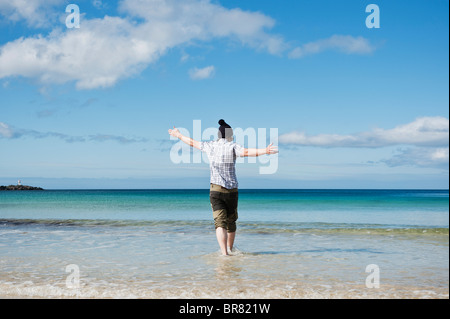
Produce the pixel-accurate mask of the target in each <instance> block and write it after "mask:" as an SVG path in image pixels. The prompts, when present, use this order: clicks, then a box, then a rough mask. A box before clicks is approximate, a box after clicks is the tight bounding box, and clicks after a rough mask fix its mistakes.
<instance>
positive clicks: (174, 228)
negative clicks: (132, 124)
mask: <svg viewBox="0 0 450 319" xmlns="http://www.w3.org/2000/svg"><path fill="white" fill-rule="evenodd" d="M13 226H15V227H33V226H43V227H148V228H149V229H151V228H158V229H159V230H162V231H165V232H179V231H180V230H181V229H183V230H186V229H187V228H188V229H190V230H196V229H201V230H204V229H210V228H212V227H214V226H213V222H212V221H210V220H113V219H0V230H1V227H3V228H8V227H13ZM238 228H239V232H241V233H249V234H267V235H269V234H280V233H286V234H289V233H291V234H301V233H305V234H308V233H314V234H320V233H323V234H325V233H328V234H356V235H358V234H362V235H363V234H367V235H370V234H373V235H394V234H411V235H449V228H448V227H439V226H435V227H433V226H420V225H419V226H417V225H386V224H357V223H322V222H317V223H314V222H306V223H302V222H278V223H276V222H257V221H242V222H238Z"/></svg>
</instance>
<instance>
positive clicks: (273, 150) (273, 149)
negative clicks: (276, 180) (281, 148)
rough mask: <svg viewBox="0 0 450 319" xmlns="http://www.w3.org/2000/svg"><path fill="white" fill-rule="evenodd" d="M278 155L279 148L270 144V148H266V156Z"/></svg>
mask: <svg viewBox="0 0 450 319" xmlns="http://www.w3.org/2000/svg"><path fill="white" fill-rule="evenodd" d="M276 153H278V147H276V146H273V143H270V144H269V146H267V147H266V154H268V155H269V154H276Z"/></svg>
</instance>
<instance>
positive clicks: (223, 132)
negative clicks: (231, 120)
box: [219, 120, 233, 138]
mask: <svg viewBox="0 0 450 319" xmlns="http://www.w3.org/2000/svg"><path fill="white" fill-rule="evenodd" d="M219 125H220V127H219V138H229V137H232V136H233V129H232V128H231V126H230V125H228V124H227V123H225V121H224V120H219Z"/></svg>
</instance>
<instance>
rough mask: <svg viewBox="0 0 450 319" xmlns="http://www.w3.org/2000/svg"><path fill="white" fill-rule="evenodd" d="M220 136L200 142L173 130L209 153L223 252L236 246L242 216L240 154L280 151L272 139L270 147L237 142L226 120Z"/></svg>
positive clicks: (211, 195)
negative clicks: (239, 176) (238, 165)
mask: <svg viewBox="0 0 450 319" xmlns="http://www.w3.org/2000/svg"><path fill="white" fill-rule="evenodd" d="M219 125H220V127H219V132H218V139H217V140H216V141H210V142H199V141H196V140H194V139H192V138H189V137H187V136H184V135H182V134H181V133H180V131H179V130H178V129H176V128H175V127H174V128H173V130H172V129H171V130H169V134H170V135H172V136H174V137H176V138H179V139H180V140H181V141H183V142H184V143H186V144H188V145H190V146H191V147H195V148H197V149H199V150H200V151H202V152H205V153H206V154H207V155H208V159H209V163H210V164H209V168H210V173H211V178H210V181H211V188H210V195H209V198H210V201H211V207H212V210H213V217H214V226H215V228H216V237H217V241H218V243H219V246H220V251H221V253H222V255H225V256H226V255H228V253H229V252H231V251H232V249H233V244H234V239H235V237H236V220H237V219H238V213H237V206H238V182H237V178H236V167H235V166H236V157H237V156H240V157H247V156H260V155H264V154H276V153H278V150H277V148H276V147H275V146H273V145H272V143H271V144H270V145H269V146H267V147H266V148H261V149H257V148H244V147H242V146H241V145H239V144H236V143H234V142H233V129H232V128H231V126H230V125H228V124H227V123H225V121H224V120H220V121H219Z"/></svg>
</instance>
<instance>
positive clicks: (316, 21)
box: [0, 0, 449, 188]
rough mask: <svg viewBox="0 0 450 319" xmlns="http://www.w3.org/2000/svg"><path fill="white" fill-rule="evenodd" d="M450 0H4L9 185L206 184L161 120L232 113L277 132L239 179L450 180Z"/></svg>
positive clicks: (244, 124) (238, 122)
mask: <svg viewBox="0 0 450 319" xmlns="http://www.w3.org/2000/svg"><path fill="white" fill-rule="evenodd" d="M69 3H74V4H77V5H78V6H79V8H80V12H81V17H80V28H79V29H77V28H72V29H69V28H67V27H66V24H65V21H66V17H67V15H68V13H66V12H65V8H66V6H67V5H68V4H69ZM370 3H375V4H377V5H378V7H379V9H380V28H370V29H369V28H367V26H366V23H365V22H366V17H367V16H368V15H369V14H370V13H366V11H365V9H366V6H367V5H368V4H370ZM448 11H449V4H448V1H441V0H434V1H408V2H407V3H405V2H402V1H373V2H367V3H366V2H362V1H360V0H352V1H331V0H330V1H322V0H320V1H299V0H289V1H283V2H282V4H280V1H256V0H255V1H235V0H230V1H213V0H211V1H206V0H204V1H200V0H188V1H175V0H172V1H170V0H167V1H165V0H155V1H138V0H123V1H100V0H96V1H92V0H89V1H88V0H79V1H70V2H69V1H64V0H47V1H44V0H36V1H30V3H24V4H20V3H17V4H15V3H10V1H4V0H0V29H1V32H0V184H1V185H4V184H12V183H16V182H17V179H21V180H22V181H23V183H24V184H28V185H36V186H42V187H45V188H207V187H208V182H209V170H208V165H207V164H206V163H190V164H188V163H184V164H175V163H173V161H172V160H171V158H170V150H171V148H172V147H173V145H174V144H175V143H176V142H175V141H171V140H170V139H169V135H168V134H167V130H168V129H169V128H171V127H172V126H173V125H176V126H178V127H183V128H186V129H188V130H189V131H190V132H192V131H193V120H201V123H202V128H203V129H205V128H208V127H217V126H218V124H217V121H218V120H219V119H221V118H223V119H225V120H226V121H227V122H228V123H229V124H230V125H231V126H232V127H233V128H243V129H246V128H254V129H258V128H263V129H264V128H265V129H267V131H268V130H269V128H277V129H278V134H279V138H278V146H279V150H280V153H279V155H278V169H277V170H276V172H275V173H274V174H270V175H261V174H260V173H259V168H260V166H261V165H263V164H261V163H259V162H257V163H240V164H238V165H237V171H238V178H239V182H240V186H241V188H448V158H449V156H448V154H449V151H448V149H449V146H448V123H449V122H448V118H449V114H448V104H449V98H448V97H449V92H448V86H449V76H448V68H449V65H448V61H449V42H448V39H449V34H448V30H449V22H448Z"/></svg>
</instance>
